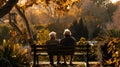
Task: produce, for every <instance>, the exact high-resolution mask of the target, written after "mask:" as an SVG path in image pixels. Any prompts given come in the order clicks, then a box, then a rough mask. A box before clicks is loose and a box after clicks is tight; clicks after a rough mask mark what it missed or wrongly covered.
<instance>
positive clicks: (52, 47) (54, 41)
mask: <svg viewBox="0 0 120 67" xmlns="http://www.w3.org/2000/svg"><path fill="white" fill-rule="evenodd" d="M49 37H50V39H49V40H48V41H46V45H47V49H48V51H47V52H48V55H49V60H50V64H51V65H54V62H53V53H54V54H56V55H57V64H59V61H60V56H58V54H57V51H56V49H57V48H55V47H56V46H58V45H59V41H58V40H57V39H56V32H51V33H49ZM51 50H52V51H51Z"/></svg>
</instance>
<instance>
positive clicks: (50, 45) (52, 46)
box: [46, 40, 59, 55]
mask: <svg viewBox="0 0 120 67" xmlns="http://www.w3.org/2000/svg"><path fill="white" fill-rule="evenodd" d="M46 45H47V50H48V51H47V52H48V54H49V55H50V54H56V55H57V51H56V49H57V47H58V45H59V41H58V40H48V41H47V42H46Z"/></svg>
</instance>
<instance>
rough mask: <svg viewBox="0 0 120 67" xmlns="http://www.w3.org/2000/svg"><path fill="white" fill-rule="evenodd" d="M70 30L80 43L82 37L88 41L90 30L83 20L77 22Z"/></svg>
mask: <svg viewBox="0 0 120 67" xmlns="http://www.w3.org/2000/svg"><path fill="white" fill-rule="evenodd" d="M69 29H70V30H71V32H72V35H73V36H74V37H75V38H76V39H77V40H78V41H79V39H80V38H81V37H85V38H86V39H88V29H87V27H86V26H85V24H84V22H83V19H82V18H81V19H80V20H79V22H77V21H76V20H75V21H74V22H73V24H72V25H71V26H70V27H69Z"/></svg>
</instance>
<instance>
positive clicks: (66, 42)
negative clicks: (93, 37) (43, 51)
mask: <svg viewBox="0 0 120 67" xmlns="http://www.w3.org/2000/svg"><path fill="white" fill-rule="evenodd" d="M63 35H64V38H63V39H61V40H60V41H58V40H57V39H56V32H51V33H50V34H49V36H50V39H49V40H48V41H46V45H49V46H50V45H53V44H54V45H62V46H74V45H75V44H76V40H75V38H74V37H73V36H71V31H70V30H69V29H65V30H64V33H63ZM73 48H74V47H73ZM71 49H72V48H71ZM48 55H49V60H50V64H51V65H54V61H53V55H52V54H50V53H49V52H48ZM62 57H63V59H64V63H63V64H65V65H67V63H66V57H65V55H63V56H62ZM72 58H73V54H71V55H70V65H73V64H72ZM57 64H60V56H59V55H58V56H57Z"/></svg>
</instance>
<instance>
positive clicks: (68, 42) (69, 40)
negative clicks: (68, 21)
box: [60, 29, 76, 65]
mask: <svg viewBox="0 0 120 67" xmlns="http://www.w3.org/2000/svg"><path fill="white" fill-rule="evenodd" d="M63 35H64V38H63V39H62V40H61V41H60V45H62V46H63V47H64V46H65V47H64V48H62V49H63V50H67V49H68V50H69V49H71V51H64V52H63V58H64V63H65V64H66V58H65V54H70V55H71V58H70V65H72V58H73V54H74V46H75V44H76V40H75V38H74V37H72V36H71V32H70V30H68V29H65V31H64V34H63ZM66 46H68V47H66ZM64 53H65V54H64Z"/></svg>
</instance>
